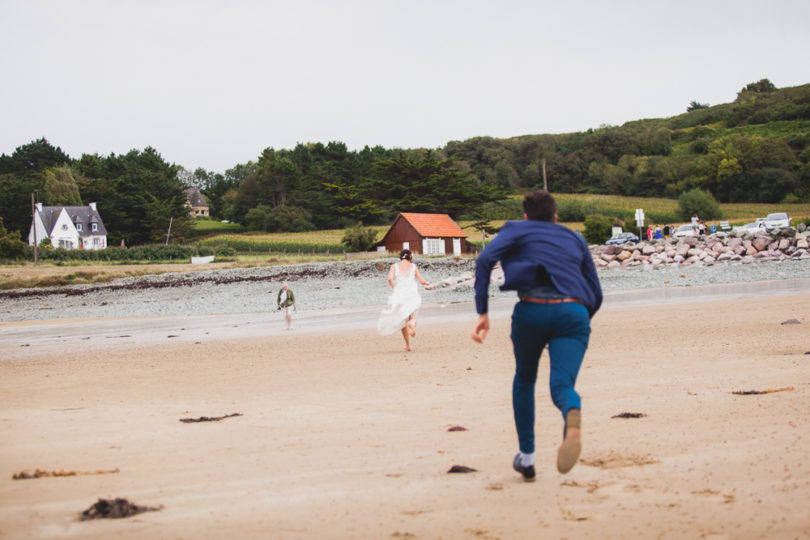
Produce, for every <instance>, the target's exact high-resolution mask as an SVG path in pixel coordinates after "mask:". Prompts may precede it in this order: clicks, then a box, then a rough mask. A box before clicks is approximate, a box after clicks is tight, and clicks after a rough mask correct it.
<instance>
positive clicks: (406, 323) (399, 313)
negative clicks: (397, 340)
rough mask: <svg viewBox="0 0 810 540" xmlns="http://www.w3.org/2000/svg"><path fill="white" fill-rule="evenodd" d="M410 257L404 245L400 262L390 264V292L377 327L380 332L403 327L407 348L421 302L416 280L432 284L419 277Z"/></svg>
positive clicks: (394, 330)
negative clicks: (386, 305)
mask: <svg viewBox="0 0 810 540" xmlns="http://www.w3.org/2000/svg"><path fill="white" fill-rule="evenodd" d="M412 259H413V255H412V254H411V251H410V250H408V249H403V250H402V252H400V254H399V262H398V263H395V264H392V265H391V269H390V270H389V271H388V284H389V285H391V288H392V289H393V292H392V293H391V296H390V297H389V298H388V307H387V308H385V309H384V310H382V312H381V313H380V318H379V320H378V321H377V331H378V332H379V333H380V334H381V335H383V336H387V335H389V334H393V333H394V332H396V331H397V330H401V331H402V337H403V338H405V350H406V351H410V350H411V338H412V337H414V336H415V335H416V317H417V314H418V312H419V306H421V305H422V298H421V297H420V296H419V292H418V289H417V286H416V282H417V281H419V283H421V284H422V285H423V286H424V287H425V289H426V290H431V289H434V288H435V286H434V285H431V284H430V283H428V282H427V281H425V280H424V279H423V278H422V275H421V274H419V269H418V268H417V267H416V265H415V264H413V263H412V262H411V260H412Z"/></svg>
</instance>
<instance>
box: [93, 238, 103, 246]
mask: <svg viewBox="0 0 810 540" xmlns="http://www.w3.org/2000/svg"><path fill="white" fill-rule="evenodd" d="M93 247H95V248H100V247H104V244H103V243H102V241H101V238H98V237H96V238H93Z"/></svg>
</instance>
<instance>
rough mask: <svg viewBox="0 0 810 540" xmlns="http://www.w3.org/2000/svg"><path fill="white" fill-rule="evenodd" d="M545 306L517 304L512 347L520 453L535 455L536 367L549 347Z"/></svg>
mask: <svg viewBox="0 0 810 540" xmlns="http://www.w3.org/2000/svg"><path fill="white" fill-rule="evenodd" d="M546 309H547V307H546V306H540V305H536V304H532V305H527V304H526V303H524V302H518V304H517V305H516V306H515V310H514V312H513V313H512V335H511V337H512V347H513V349H514V353H515V377H514V379H513V381H512V409H513V411H514V416H515V428H516V429H517V435H518V442H519V444H520V451H521V452H522V453H524V454H533V453H534V418H535V402H534V387H535V382H536V381H537V365H538V363H539V361H540V354H541V353H542V352H543V348H544V347H545V345H546V338H545V332H544V324H543V311H544V310H546Z"/></svg>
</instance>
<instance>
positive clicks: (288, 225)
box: [264, 204, 315, 232]
mask: <svg viewBox="0 0 810 540" xmlns="http://www.w3.org/2000/svg"><path fill="white" fill-rule="evenodd" d="M264 230H265V231H267V232H306V231H314V230H315V225H313V224H312V215H311V214H310V213H309V212H307V211H306V210H304V209H303V208H299V207H298V206H288V205H286V204H282V205H281V206H276V207H275V208H273V209H272V210H270V211H269V212H267V215H266V217H265V220H264Z"/></svg>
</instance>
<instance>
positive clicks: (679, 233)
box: [672, 223, 696, 238]
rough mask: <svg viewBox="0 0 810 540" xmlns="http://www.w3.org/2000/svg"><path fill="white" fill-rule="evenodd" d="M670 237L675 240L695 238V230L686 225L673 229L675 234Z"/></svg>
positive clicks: (688, 224) (689, 224) (690, 225)
mask: <svg viewBox="0 0 810 540" xmlns="http://www.w3.org/2000/svg"><path fill="white" fill-rule="evenodd" d="M672 236H674V237H675V238H685V237H687V236H696V234H695V230H694V229H693V228H692V224H691V223H687V224H686V225H681V226H680V227H678V228H677V229H675V233H674V234H673V235H672Z"/></svg>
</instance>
